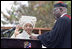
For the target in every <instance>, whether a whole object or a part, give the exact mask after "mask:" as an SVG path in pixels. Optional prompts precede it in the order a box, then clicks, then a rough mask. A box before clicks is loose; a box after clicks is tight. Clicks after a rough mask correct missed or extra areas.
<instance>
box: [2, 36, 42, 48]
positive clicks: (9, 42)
mask: <svg viewBox="0 0 72 49" xmlns="http://www.w3.org/2000/svg"><path fill="white" fill-rule="evenodd" d="M28 42H29V43H31V45H30V46H31V48H42V44H41V42H40V41H39V40H32V39H14V38H4V37H1V48H26V47H25V45H26V44H27V43H28Z"/></svg>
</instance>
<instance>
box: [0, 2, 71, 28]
mask: <svg viewBox="0 0 72 49" xmlns="http://www.w3.org/2000/svg"><path fill="white" fill-rule="evenodd" d="M56 2H58V1H1V27H12V26H15V25H17V24H18V21H19V19H20V17H21V16H34V17H37V23H36V28H52V27H53V25H54V20H55V19H54V15H53V12H52V11H53V8H54V7H53V5H54V4H55V3H56ZM63 2H64V3H66V4H68V14H69V15H71V1H63Z"/></svg>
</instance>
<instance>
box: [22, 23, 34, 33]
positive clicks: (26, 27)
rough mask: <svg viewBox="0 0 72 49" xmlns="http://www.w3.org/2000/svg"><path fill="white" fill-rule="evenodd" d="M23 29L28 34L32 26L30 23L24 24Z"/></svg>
mask: <svg viewBox="0 0 72 49" xmlns="http://www.w3.org/2000/svg"><path fill="white" fill-rule="evenodd" d="M23 27H24V30H25V31H26V32H27V33H28V34H30V33H31V32H32V30H33V26H32V25H31V24H30V23H27V24H25V25H24V26H23Z"/></svg>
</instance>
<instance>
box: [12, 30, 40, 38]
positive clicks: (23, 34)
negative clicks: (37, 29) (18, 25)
mask: <svg viewBox="0 0 72 49" xmlns="http://www.w3.org/2000/svg"><path fill="white" fill-rule="evenodd" d="M32 35H33V36H38V35H39V34H34V33H32ZM29 37H30V35H29V34H28V33H27V32H26V31H23V32H22V33H20V34H19V35H17V36H16V37H15V35H14V34H13V35H12V36H11V38H19V39H30V38H29Z"/></svg>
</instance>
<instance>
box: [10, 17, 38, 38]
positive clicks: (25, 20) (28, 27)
mask: <svg viewBox="0 0 72 49" xmlns="http://www.w3.org/2000/svg"><path fill="white" fill-rule="evenodd" d="M36 20H37V19H36V17H32V16H22V17H21V18H20V20H19V25H17V26H16V29H15V31H14V34H13V35H12V36H11V38H19V39H30V38H29V37H30V35H34V36H37V35H38V34H34V33H32V31H33V28H34V27H35V23H36ZM21 27H22V29H23V31H22V33H20V31H19V30H20V28H21Z"/></svg>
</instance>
